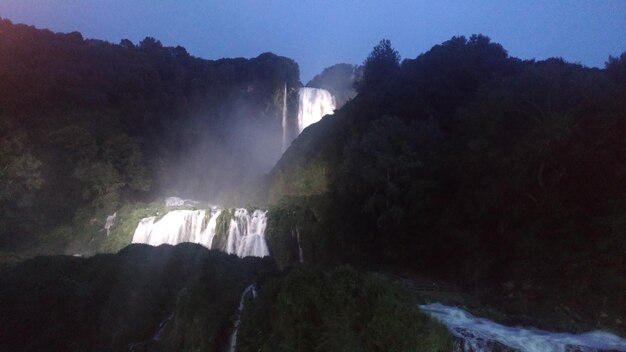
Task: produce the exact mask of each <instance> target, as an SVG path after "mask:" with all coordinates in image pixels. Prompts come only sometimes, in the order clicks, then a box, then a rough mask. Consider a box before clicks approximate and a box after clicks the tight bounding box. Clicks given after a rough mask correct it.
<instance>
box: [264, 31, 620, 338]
mask: <svg viewBox="0 0 626 352" xmlns="http://www.w3.org/2000/svg"><path fill="white" fill-rule="evenodd" d="M357 91H358V95H357V96H356V98H354V99H353V100H351V101H350V102H348V103H347V104H346V105H345V106H344V107H343V108H342V109H340V110H339V111H338V112H337V113H336V114H335V116H333V117H332V118H328V119H324V120H322V121H321V122H320V123H318V124H316V125H315V126H312V127H311V128H310V129H309V130H305V131H304V133H303V134H302V135H301V136H300V137H299V138H298V139H297V140H295V141H294V143H293V144H292V147H291V148H290V149H289V150H288V151H287V152H286V153H285V154H284V155H283V157H282V158H281V160H280V161H279V163H278V164H277V166H276V167H275V168H274V170H273V171H272V181H271V184H270V187H269V198H270V199H271V200H273V202H274V204H275V205H274V206H273V208H272V210H271V212H273V214H274V216H270V218H269V221H270V223H269V225H268V226H269V227H270V229H271V230H270V231H269V234H268V236H269V239H268V241H270V244H272V243H273V247H274V248H275V249H274V253H275V254H274V255H275V258H276V260H277V262H278V263H279V265H283V266H287V265H289V263H292V262H293V261H294V260H295V258H296V255H295V254H294V246H295V245H294V241H293V239H291V237H292V236H290V229H293V228H296V227H297V228H298V230H299V233H300V235H302V241H301V242H302V246H303V252H304V256H305V258H307V259H309V260H312V261H315V262H319V263H327V264H334V263H346V262H348V263H353V264H355V265H359V266H365V267H369V268H377V269H379V268H385V270H389V271H393V272H399V273H405V274H411V275H415V274H419V275H427V276H429V277H437V278H445V279H446V280H450V281H451V282H455V283H458V284H460V285H462V286H464V287H465V289H466V290H468V291H471V292H474V294H475V295H477V296H479V297H482V298H483V299H484V300H485V301H488V302H491V303H492V304H496V305H499V306H505V307H507V308H508V309H510V311H512V312H519V313H521V312H529V311H532V312H534V313H535V314H536V315H538V316H544V317H546V319H556V320H559V319H562V318H563V316H567V317H568V319H572V320H579V321H584V320H588V321H595V322H597V323H599V324H601V325H602V324H606V325H609V326H614V327H615V328H618V329H621V330H622V331H624V330H623V329H624V326H623V325H622V323H620V321H621V320H620V319H621V317H624V316H626V296H624V294H623V292H626V234H625V233H624V221H625V219H626V218H625V217H624V214H625V210H626V208H625V207H626V203H625V200H626V198H625V196H626V194H625V193H624V187H623V185H624V184H625V182H626V178H625V177H626V174H625V173H624V170H626V154H624V152H625V151H626V149H624V140H626V94H625V93H626V53H625V54H622V55H621V56H620V57H610V58H608V61H607V64H606V67H605V68H604V69H594V68H587V67H584V66H581V65H578V64H572V63H568V62H565V61H564V60H563V59H559V58H552V59H548V60H544V61H534V60H530V61H523V60H519V59H516V58H514V57H510V56H509V55H508V54H507V52H506V50H505V49H504V48H502V46H500V45H499V44H497V43H493V42H491V41H490V40H489V38H488V37H486V36H483V35H474V36H471V37H470V38H465V37H454V38H452V39H450V40H449V41H446V42H444V43H442V44H440V45H436V46H435V47H433V48H432V49H431V50H430V51H428V52H426V53H423V54H420V55H419V56H417V57H416V58H415V59H404V60H402V61H401V60H400V55H399V53H398V52H397V51H395V50H394V49H393V47H392V46H391V43H390V42H389V41H386V40H383V41H381V42H380V43H379V44H378V45H377V46H376V47H375V48H374V50H373V51H372V53H371V54H370V56H369V57H368V58H367V59H366V60H365V62H364V67H363V78H362V80H361V81H360V82H358V83H357ZM555 307H556V308H555ZM556 317H559V318H556Z"/></svg>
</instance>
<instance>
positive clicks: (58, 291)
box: [0, 244, 269, 351]
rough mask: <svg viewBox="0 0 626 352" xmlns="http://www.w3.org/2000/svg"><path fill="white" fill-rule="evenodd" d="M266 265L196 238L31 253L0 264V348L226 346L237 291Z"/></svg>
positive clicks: (165, 348)
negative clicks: (104, 250) (72, 253)
mask: <svg viewBox="0 0 626 352" xmlns="http://www.w3.org/2000/svg"><path fill="white" fill-rule="evenodd" d="M265 264H268V261H267V260H261V259H258V258H246V259H244V260H241V259H239V258H236V257H235V256H229V255H227V254H224V253H219V252H215V251H209V250H207V249H206V248H204V247H202V246H200V245H197V244H181V245H178V246H175V247H172V246H159V247H156V248H155V247H150V246H147V245H131V246H129V247H127V248H125V249H123V250H122V251H120V252H119V253H117V254H105V255H97V256H94V257H91V258H88V259H84V258H75V257H68V256H55V257H36V258H35V259H32V260H28V261H26V262H23V263H21V264H19V265H17V266H14V267H13V268H10V269H6V270H3V271H2V272H0V302H2V304H0V317H2V318H1V319H0V341H1V344H2V349H3V350H7V351H122V350H124V351H127V350H137V351H138V350H142V351H145V350H207V351H213V350H217V349H218V348H225V347H226V346H227V345H228V337H229V334H230V332H231V330H232V327H233V324H234V321H233V320H234V318H233V314H234V313H235V312H236V311H237V307H238V304H239V296H240V294H241V292H242V291H243V290H244V288H245V287H246V286H248V285H249V284H250V282H252V281H253V280H254V276H255V270H262V268H263V267H264V265H265ZM268 265H269V264H268Z"/></svg>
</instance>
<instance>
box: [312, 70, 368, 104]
mask: <svg viewBox="0 0 626 352" xmlns="http://www.w3.org/2000/svg"><path fill="white" fill-rule="evenodd" d="M362 71H363V70H362V67H361V66H354V65H350V64H336V65H333V66H330V67H327V68H325V69H324V70H323V71H322V72H321V73H320V74H318V75H316V76H315V77H313V79H312V80H310V81H309V83H307V84H306V86H307V87H312V88H321V89H325V90H327V91H329V92H330V93H331V94H332V95H333V97H334V98H335V104H336V106H337V107H342V106H343V105H344V104H345V103H347V102H348V101H349V100H350V99H352V98H354V97H355V96H356V90H355V88H354V86H355V84H356V82H357V81H359V79H360V78H361V76H362V74H363V72H362Z"/></svg>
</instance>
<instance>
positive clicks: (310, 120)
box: [298, 88, 335, 133]
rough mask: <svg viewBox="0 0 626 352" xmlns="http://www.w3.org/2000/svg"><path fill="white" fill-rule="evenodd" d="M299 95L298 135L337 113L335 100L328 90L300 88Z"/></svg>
mask: <svg viewBox="0 0 626 352" xmlns="http://www.w3.org/2000/svg"><path fill="white" fill-rule="evenodd" d="M298 95H299V101H298V133H300V132H302V130H304V129H305V128H307V127H308V126H310V125H311V124H314V123H316V122H318V121H319V120H321V119H322V117H324V116H325V115H332V114H333V113H334V112H335V98H334V97H333V96H332V94H330V92H328V91H327V90H324V89H318V88H300V90H299V91H298Z"/></svg>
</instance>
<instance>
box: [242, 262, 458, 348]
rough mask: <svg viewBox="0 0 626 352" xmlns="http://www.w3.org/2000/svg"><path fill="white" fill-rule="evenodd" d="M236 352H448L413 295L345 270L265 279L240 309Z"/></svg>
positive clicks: (444, 337) (303, 270) (446, 341)
mask: <svg viewBox="0 0 626 352" xmlns="http://www.w3.org/2000/svg"><path fill="white" fill-rule="evenodd" d="M239 332H240V335H239V338H238V342H237V347H238V348H237V350H238V351H276V352H279V351H302V352H305V351H381V352H382V351H397V352H400V351H407V352H408V351H433V352H435V351H442V352H443V351H450V350H451V344H450V338H449V336H448V333H447V331H446V329H445V328H444V327H443V326H442V325H439V324H437V323H435V322H434V321H432V320H431V319H430V318H428V317H427V316H425V315H424V314H422V313H420V312H419V311H418V308H417V301H416V299H415V297H414V296H412V295H411V294H410V293H408V292H406V291H404V290H403V289H401V288H399V287H396V286H395V285H394V284H393V283H392V282H391V281H388V280H387V279H385V278H383V277H382V276H378V275H371V274H367V275H366V274H359V273H357V272H356V271H354V270H353V269H351V268H349V267H338V268H336V269H333V270H326V271H324V270H319V269H312V268H310V267H305V266H303V267H299V268H297V269H294V270H293V271H291V272H290V273H289V274H288V275H287V276H286V277H284V278H280V279H278V278H272V279H268V280H266V281H265V282H264V283H263V285H262V286H260V293H259V296H258V297H257V298H256V300H254V301H252V302H249V304H248V305H247V306H246V310H244V316H243V320H242V322H241V326H240V330H239Z"/></svg>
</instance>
